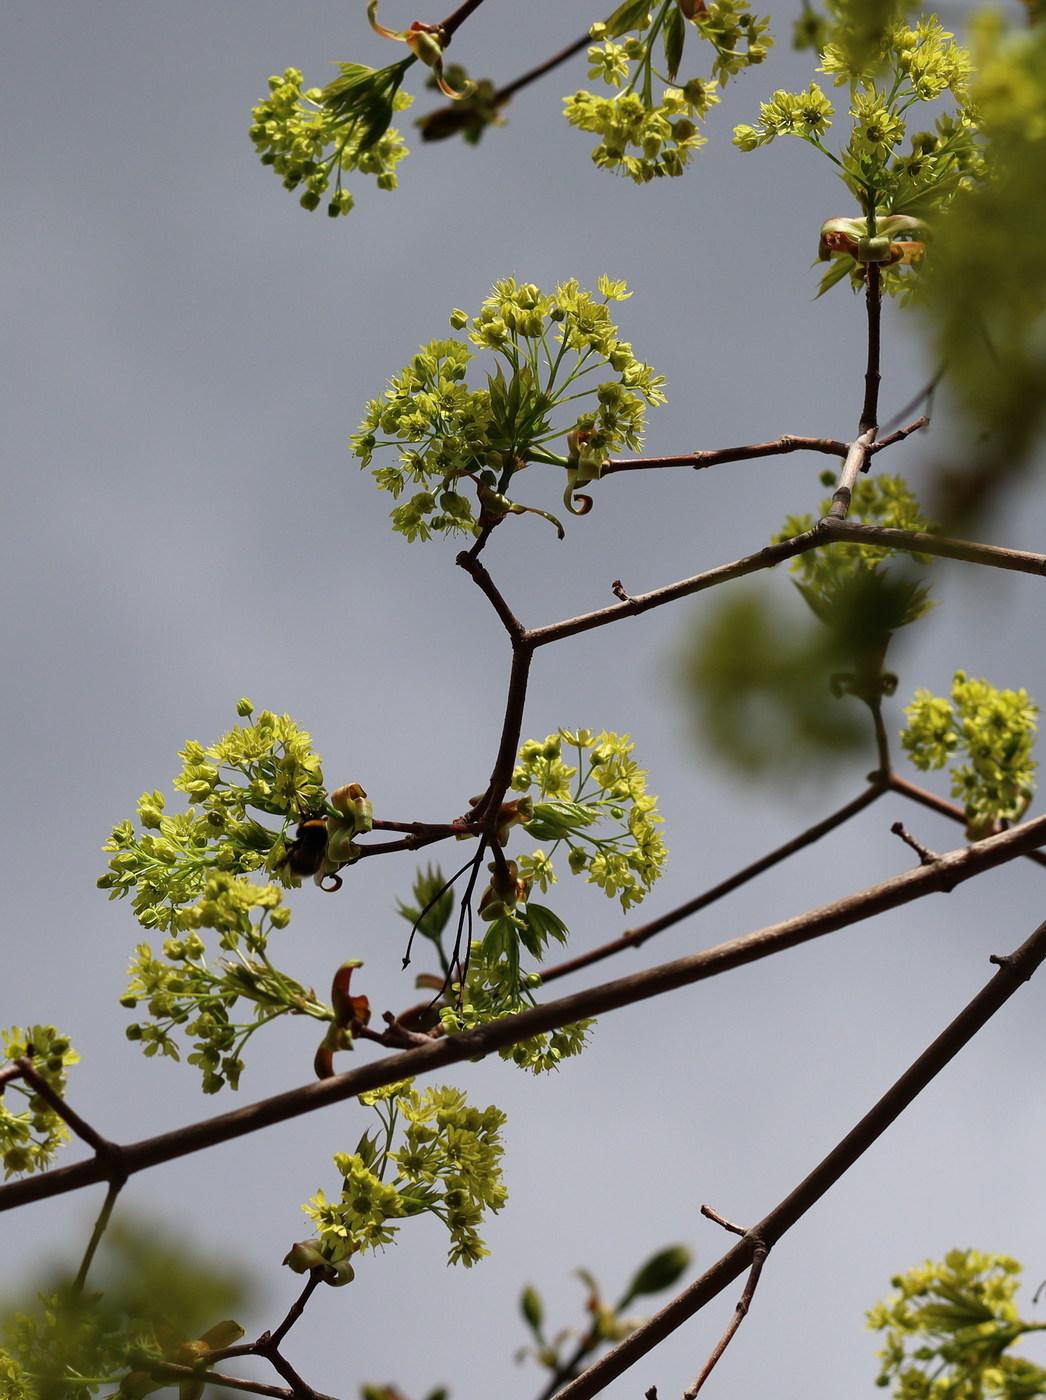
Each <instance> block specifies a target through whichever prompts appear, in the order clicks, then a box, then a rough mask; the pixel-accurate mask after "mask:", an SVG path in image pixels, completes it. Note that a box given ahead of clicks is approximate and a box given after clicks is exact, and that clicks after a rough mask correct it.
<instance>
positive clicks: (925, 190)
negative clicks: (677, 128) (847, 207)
mask: <svg viewBox="0 0 1046 1400" xmlns="http://www.w3.org/2000/svg"><path fill="white" fill-rule="evenodd" d="M893 8H896V7H891V6H887V7H886V9H885V11H884V14H885V15H886V16H887V20H886V22H884V23H883V24H882V25H881V26H879V27H876V26H875V25H871V27H869V25H870V20H869V15H868V13H866V12H865V10H863V9H861V8H860V7H857V6H855V5H854V4H853V3H852V0H833V2H832V3H831V4H830V5H829V11H830V18H829V19H824V18H822V17H820V16H818V15H816V14H815V12H814V11H813V10H811V9H809V7H807V10H806V11H805V12H804V20H803V22H802V25H803V46H806V43H807V36H809V38H810V39H811V40H812V39H814V38H816V40H817V41H818V43H819V45H820V46H821V68H820V71H821V72H822V73H826V74H828V75H829V77H831V78H832V79H833V80H834V82H835V85H836V86H837V87H838V86H842V85H846V84H849V86H850V105H849V116H850V119H851V129H850V135H849V138H848V140H847V143H846V145H845V146H844V147H843V148H842V149H841V150H840V151H839V153H838V155H836V154H835V153H833V152H832V151H830V150H829V149H828V148H827V146H826V145H825V144H824V141H823V138H824V136H825V134H826V132H827V130H828V128H829V126H830V124H831V118H832V116H833V115H834V111H833V108H832V105H831V103H830V101H829V99H828V97H827V96H826V95H825V93H824V92H823V91H822V90H821V88H820V87H819V86H818V85H817V83H811V84H810V86H809V88H808V89H807V90H806V91H805V92H799V93H789V92H784V91H778V92H776V93H774V95H773V98H772V99H771V100H770V101H769V102H767V103H763V104H762V105H761V107H760V115H759V121H758V123H757V124H756V125H755V126H748V125H742V126H738V127H736V128H735V131H734V144H735V145H737V146H738V147H740V149H741V150H743V151H751V150H754V149H755V148H756V147H758V146H765V145H768V144H769V143H770V142H771V141H774V140H776V138H777V137H778V136H782V135H790V136H798V137H800V138H801V139H802V140H805V141H807V142H808V143H809V144H810V145H812V146H815V147H816V148H817V149H818V150H819V151H821V153H822V154H823V155H824V156H826V157H827V158H828V159H829V160H831V161H832V162H833V164H834V165H835V166H836V168H837V170H838V173H839V175H840V177H841V178H842V180H843V181H844V183H845V184H846V185H847V187H848V188H849V190H850V192H851V193H852V194H853V196H854V197H855V198H856V200H857V202H858V204H859V205H860V212H861V215H862V217H863V218H864V219H865V221H866V227H867V234H868V237H869V239H870V240H871V242H870V243H869V246H872V244H873V243H874V240H875V236H876V234H877V227H876V225H877V223H878V222H879V221H881V220H889V219H890V218H895V219H896V216H905V217H906V218H909V219H918V220H920V221H923V220H926V219H927V218H932V217H933V216H935V215H937V214H938V213H939V212H940V211H941V210H942V209H944V208H945V207H946V206H947V205H948V204H949V203H950V201H951V200H952V199H953V198H954V196H955V194H956V193H957V192H958V191H959V190H960V189H961V188H963V187H965V186H968V185H969V184H971V183H972V182H973V181H974V180H976V179H978V178H979V177H980V175H981V173H982V169H983V160H982V157H981V155H980V152H979V150H978V145H977V125H976V119H975V116H974V114H973V111H972V108H971V105H970V96H969V80H970V74H971V71H972V65H971V62H970V58H969V55H968V53H967V52H966V50H965V49H962V48H960V47H959V46H958V45H957V44H956V43H955V42H954V40H953V36H952V35H951V34H950V33H948V32H947V31H946V30H945V29H943V28H942V27H941V25H940V24H939V23H938V22H937V20H936V18H935V17H932V16H931V17H929V18H923V19H920V20H919V21H918V23H916V24H914V25H910V24H908V23H906V22H904V21H902V20H899V19H896V18H889V15H890V13H891V9H893ZM946 94H950V96H951V98H952V100H953V101H954V104H955V106H954V109H953V110H951V111H947V112H945V113H943V114H941V113H938V114H936V120H935V129H934V131H932V132H931V131H925V130H924V131H916V132H914V133H913V134H912V135H911V137H910V141H909V147H908V150H907V151H902V150H901V146H902V144H903V142H904V140H905V137H906V136H907V135H908V133H909V124H910V112H911V109H912V108H913V107H914V106H915V105H916V104H917V103H920V102H935V101H937V100H938V99H940V98H942V97H944V96H945V95H946ZM920 237H922V234H920ZM923 254H924V245H923V243H922V242H921V241H920V242H912V241H911V240H910V236H908V235H906V236H905V237H904V241H902V242H900V243H899V244H898V245H897V248H896V251H895V255H894V256H893V257H891V258H888V259H886V260H884V259H883V258H882V257H880V256H878V255H877V256H876V257H875V258H874V259H873V258H871V257H867V258H866V257H863V256H862V255H861V253H860V252H859V251H858V250H857V249H856V248H855V247H854V246H851V244H850V243H848V242H846V241H845V240H842V241H839V242H836V243H833V244H832V245H830V253H829V252H828V251H825V250H822V256H829V255H830V256H831V259H832V265H831V267H830V268H829V270H828V272H827V273H826V274H825V277H824V279H823V281H822V283H821V291H822V292H824V291H826V290H827V289H828V287H830V286H832V285H834V283H836V282H838V281H840V280H842V279H843V278H844V277H847V276H849V278H850V281H851V283H852V285H853V286H854V287H855V288H856V287H857V286H860V285H862V284H863V283H864V282H865V280H866V278H867V263H868V262H869V261H873V260H874V261H876V262H877V263H878V264H879V275H880V284H881V286H882V288H883V290H885V291H888V292H890V293H902V294H903V295H905V296H906V297H908V296H911V295H912V292H913V288H914V285H915V283H914V279H913V278H912V276H911V269H912V268H917V267H918V266H919V265H920V264H921V262H922V258H923Z"/></svg>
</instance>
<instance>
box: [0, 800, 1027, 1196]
mask: <svg viewBox="0 0 1046 1400" xmlns="http://www.w3.org/2000/svg"><path fill="white" fill-rule="evenodd" d="M1043 844H1046V816H1044V817H1036V818H1035V820H1034V821H1030V822H1024V823H1022V824H1021V825H1020V826H1016V827H1014V828H1012V830H1010V831H1004V832H1002V833H1000V834H999V835H998V836H990V837H988V838H987V839H986V840H984V841H977V842H975V843H973V844H972V845H969V846H964V847H962V848H960V849H958V850H954V851H949V852H947V853H946V854H945V855H942V856H941V858H940V860H939V861H937V862H936V863H935V864H934V865H933V866H920V867H918V868H916V869H914V870H907V871H905V872H904V873H903V874H900V875H894V876H893V877H892V878H890V879H888V880H883V881H881V882H880V883H879V884H877V885H871V886H869V888H868V889H865V890H861V891H859V892H858V893H856V894H851V895H847V896H846V897H845V898H843V899H840V900H836V901H834V902H833V903H831V904H826V905H822V906H821V907H820V908H818V909H814V910H811V911H809V912H808V913H805V914H800V915H798V916H796V917H794V918H791V919H785V920H783V921H782V922H780V923H777V924H772V925H769V926H768V927H766V928H762V929H757V930H755V932H753V933H749V934H745V935H743V936H741V937H739V938H734V939H730V940H729V941H728V942H726V943H720V944H718V945H717V946H716V947H714V948H709V949H706V950H705V951H703V952H699V953H692V954H690V955H689V956H688V957H684V958H677V959H676V960H675V961H673V962H667V963H662V964H660V965H659V966H656V967H652V968H648V969H646V970H644V971H642V972H635V973H632V974H631V975H630V976H628V977H622V978H619V979H618V980H616V981H613V982H605V983H603V984H602V985H600V986H596V987H589V988H586V989H584V990H583V991H580V992H574V993H573V994H571V995H570V996H566V997H561V998H559V1000H557V1001H551V1002H547V1003H546V1004H545V1005H543V1006H535V1007H532V1008H530V1009H529V1010H527V1011H521V1012H518V1013H516V1014H515V1015H512V1016H506V1017H503V1018H502V1019H501V1020H498V1021H491V1022H487V1023H486V1024H484V1025H482V1026H476V1027H473V1028H472V1029H471V1030H467V1031H461V1032H459V1033H458V1034H457V1035H451V1036H446V1037H445V1038H442V1039H439V1040H431V1041H430V1042H429V1043H428V1044H427V1045H422V1046H419V1047H417V1048H416V1049H414V1050H405V1051H403V1052H402V1053H401V1054H399V1055H391V1056H388V1057H386V1058H385V1059H382V1060H377V1061H375V1062H373V1063H372V1064H368V1065H361V1066H360V1067H359V1068H357V1069H352V1070H346V1071H345V1072H344V1073H342V1074H338V1075H334V1076H332V1077H331V1078H330V1079H323V1080H317V1081H316V1082H314V1083H310V1084H305V1085H302V1086H301V1087H300V1088H298V1089H291V1090H288V1091H287V1092H285V1093H282V1094H276V1095H274V1096H273V1097H272V1098H268V1099H262V1100H260V1101H259V1102H257V1103H254V1104H247V1105H245V1106H244V1107H242V1108H237V1109H233V1110H232V1112H230V1113H224V1114H220V1115H218V1116H217V1117H215V1118H209V1119H205V1120H203V1121H202V1122H198V1123H192V1124H189V1125H188V1126H187V1127H183V1128H176V1129H174V1130H173V1131H172V1132H167V1133H161V1134H160V1135H159V1136H157V1137H153V1138H146V1139H144V1140H143V1141H142V1142H137V1143H131V1144H129V1145H127V1146H125V1147H122V1148H121V1149H120V1151H121V1155H122V1160H123V1163H124V1166H125V1168H126V1171H127V1174H128V1176H131V1175H133V1174H134V1173H136V1172H140V1171H145V1170H147V1169H148V1168H150V1167H154V1166H157V1165H158V1164H159V1163H161V1162H170V1161H174V1160H175V1159H176V1158H178V1157H185V1156H188V1155H190V1154H191V1153H194V1152H201V1151H204V1150H205V1149H206V1148H209V1147H213V1146H215V1144H217V1143H219V1142H231V1141H232V1140H233V1139H234V1138H238V1137H244V1136H246V1135H247V1134H249V1133H255V1132H258V1131H259V1130H260V1129H262V1128H269V1127H272V1126H273V1125H274V1124H276V1123H284V1122H287V1121H289V1120H290V1119H292V1118H299V1117H301V1116H302V1115H303V1114H305V1113H312V1112H315V1111H316V1110H317V1109H320V1108H325V1107H327V1106H329V1105H330V1104H335V1103H342V1102H344V1100H346V1099H351V1098H355V1097H356V1096H357V1095H358V1094H360V1093H361V1092H363V1091H364V1090H367V1089H379V1088H383V1087H384V1086H385V1085H388V1084H394V1083H396V1081H397V1080H400V1079H405V1078H407V1077H408V1076H409V1075H420V1074H431V1073H433V1072H434V1071H436V1070H441V1069H444V1068H446V1067H447V1066H448V1065H452V1064H460V1063H461V1062H462V1061H464V1060H471V1059H476V1058H482V1057H483V1056H485V1055H489V1054H492V1053H493V1052H495V1051H498V1050H502V1049H507V1048H508V1047H509V1046H512V1045H517V1044H519V1042H520V1041H523V1040H527V1039H529V1038H530V1037H531V1036H533V1035H540V1034H543V1033H545V1032H547V1031H553V1030H558V1029H559V1028H560V1027H562V1026H565V1025H569V1024H571V1023H572V1022H574V1021H580V1020H583V1019H585V1018H586V1017H589V1016H598V1015H601V1014H602V1013H604V1012H607V1011H615V1010H618V1009H619V1008H620V1007H623V1006H632V1005H635V1004H636V1003H637V1002H640V1001H646V1000H648V999H649V998H651V997H657V996H661V995H663V994H664V993H665V992H670V991H675V990H677V989H678V988H681V987H688V986H691V985H693V984H694V983H696V982H701V981H704V980H706V979H707V978H710V977H715V976H718V975H719V974H720V973H723V972H728V971H730V970H731V969H732V968H735V967H743V966H745V965H746V964H747V963H751V962H757V961H759V960H760V959H762V958H766V957H770V956H772V955H773V954H774V953H778V952H780V951H782V950H783V949H785V948H795V947H798V946H799V945H800V944H802V943H807V942H809V941H811V940H812V939H814V938H820V937H822V936H823V935H824V934H827V933H834V932H835V931H836V930H838V929H841V928H846V927H848V926H849V925H851V924H855V923H858V922H860V921H861V920H863V919H868V918H871V917H873V916H874V915H876V914H881V913H883V912H885V911H886V910H888V909H897V908H899V907H900V906H901V905H904V904H909V903H911V902H912V901H913V900H916V899H920V898H922V897H923V896H925V895H927V894H931V893H933V892H935V891H945V892H947V891H951V890H952V889H954V888H955V887H956V886H957V885H960V884H962V883H963V882H964V881H966V880H969V879H972V878H973V877H974V876H976V875H979V874H981V873H982V872H983V871H985V870H992V869H994V868H995V867H996V866H999V865H1004V864H1005V863H1006V862H1007V861H1010V860H1013V859H1014V858H1015V857H1017V856H1019V855H1023V854H1024V853H1025V851H1029V850H1033V849H1035V847H1037V846H1040V845H1043ZM105 1174H106V1173H105V1169H104V1167H103V1166H102V1164H101V1162H100V1161H99V1160H98V1159H97V1158H96V1159H94V1160H92V1161H90V1162H78V1163H76V1164H74V1165H73V1166H68V1167H56V1168H54V1169H53V1170H51V1171H48V1172H44V1173H42V1174H41V1175H39V1176H36V1177H31V1178H27V1179H25V1180H23V1181H12V1182H8V1183H7V1184H5V1185H3V1186H0V1211H4V1210H12V1209H14V1208H15V1207H16V1206H21V1205H25V1204H27V1203H28V1202H30V1201H39V1200H46V1199H48V1198H49V1197H52V1196H58V1195H61V1194H63V1193H65V1192H67V1191H76V1190H79V1189H80V1188H81V1187H84V1186H87V1185H90V1184H92V1183H93V1182H96V1181H100V1180H103V1179H104V1177H105Z"/></svg>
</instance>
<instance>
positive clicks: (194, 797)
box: [98, 701, 326, 933]
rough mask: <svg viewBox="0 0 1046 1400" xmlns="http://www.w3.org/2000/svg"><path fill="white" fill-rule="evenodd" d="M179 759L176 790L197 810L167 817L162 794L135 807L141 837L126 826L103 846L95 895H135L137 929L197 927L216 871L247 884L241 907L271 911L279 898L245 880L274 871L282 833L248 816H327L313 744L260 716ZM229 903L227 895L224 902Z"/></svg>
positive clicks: (281, 722)
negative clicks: (102, 870) (200, 904)
mask: <svg viewBox="0 0 1046 1400" xmlns="http://www.w3.org/2000/svg"><path fill="white" fill-rule="evenodd" d="M239 713H240V715H241V718H246V717H247V716H249V715H250V714H251V705H250V702H249V701H242V702H241V703H240V706H239ZM179 756H180V758H181V760H182V769H181V772H180V773H179V775H178V776H177V777H176V778H175V779H174V783H173V786H174V788H175V789H176V790H177V791H179V792H181V793H183V794H184V795H185V796H186V797H187V798H188V799H189V801H190V802H191V803H192V804H193V805H192V806H190V807H189V808H188V809H187V810H186V811H184V812H180V813H176V814H172V815H168V814H167V813H166V811H165V807H166V799H165V798H164V795H163V793H162V792H159V791H155V792H146V793H144V794H143V795H142V797H141V799H140V800H139V803H138V821H139V824H140V826H141V828H142V829H141V831H138V830H136V828H135V824H134V823H133V822H131V821H129V820H128V821H124V822H121V823H120V824H119V825H118V826H116V827H115V828H114V829H113V833H112V835H111V836H110V838H109V840H108V841H107V842H106V843H105V846H104V847H103V849H104V850H105V851H107V852H110V853H111V855H110V860H109V870H108V873H107V874H105V875H103V876H102V877H101V878H100V879H99V881H98V885H99V887H100V888H101V889H106V890H108V891H109V898H110V899H122V898H124V897H125V896H127V895H128V894H131V893H132V891H133V894H134V898H133V903H134V910H135V914H136V916H137V918H138V921H139V923H141V924H142V925H143V926H144V927H145V928H151V929H159V930H162V931H164V932H170V933H178V932H184V931H187V930H191V929H194V928H198V927H200V926H201V921H202V920H201V914H200V910H199V909H198V908H195V907H193V906H196V904H197V901H199V900H200V898H201V896H202V894H203V891H204V888H205V886H206V885H207V882H208V880H209V879H210V877H211V875H212V874H213V873H214V872H215V871H221V872H223V873H225V874H227V875H230V876H232V877H234V879H235V880H236V881H240V883H242V885H243V886H244V888H243V889H242V891H241V894H242V899H243V902H244V907H245V908H246V906H248V905H251V904H256V903H258V902H259V900H261V901H262V902H264V903H265V904H266V907H268V908H270V909H272V910H274V911H275V909H276V906H277V905H278V904H279V890H278V889H272V890H271V892H263V893H262V894H259V893H258V887H257V886H255V885H253V884H252V883H251V882H250V881H247V880H241V877H244V876H247V875H250V874H251V873H253V872H255V871H258V870H263V869H270V870H271V869H272V868H273V865H274V858H275V857H276V856H278V855H279V853H280V852H281V851H282V850H283V848H284V847H283V841H282V839H281V838H282V833H281V832H274V831H271V830H269V829H268V828H267V827H265V826H263V825H262V824H261V823H259V822H258V821H256V820H254V819H253V818H252V817H250V816H248V808H253V809H255V810H258V811H262V812H266V813H271V814H272V815H274V816H278V817H282V818H283V820H284V824H286V823H287V821H289V820H291V819H294V818H296V817H299V816H300V815H301V814H302V813H305V812H314V811H319V810H323V808H324V806H325V804H326V793H325V791H324V788H323V774H322V771H321V767H320V760H319V758H318V757H317V755H316V753H315V752H314V751H313V748H312V742H311V740H310V737H309V735H308V734H307V733H306V732H305V731H304V730H303V729H301V728H299V726H298V725H297V724H295V722H294V721H293V720H292V719H291V718H290V716H289V715H276V714H273V713H272V712H271V711H269V710H264V711H262V713H261V714H259V715H258V716H257V717H256V718H255V719H254V720H253V721H252V722H251V723H250V724H246V725H235V726H234V727H233V728H232V729H230V730H229V731H228V733H226V734H225V735H223V736H222V738H221V739H219V741H218V742H217V743H216V744H213V745H211V746H210V747H209V748H205V747H204V746H203V745H202V744H198V743H196V742H195V741H190V742H189V743H187V744H186V746H185V748H184V749H183V750H182V752H181V754H180V755H179ZM283 882H284V883H290V880H289V878H284V880H283ZM234 887H235V888H238V887H239V886H238V885H236V886H230V887H229V889H230V890H231V889H232V888H234ZM230 897H231V896H230V894H229V892H228V891H226V894H225V898H226V901H228V899H229V898H230ZM240 923H241V925H242V920H241V921H240ZM211 926H212V927H217V926H218V925H216V924H215V925H211Z"/></svg>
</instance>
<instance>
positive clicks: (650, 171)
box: [564, 0, 773, 184]
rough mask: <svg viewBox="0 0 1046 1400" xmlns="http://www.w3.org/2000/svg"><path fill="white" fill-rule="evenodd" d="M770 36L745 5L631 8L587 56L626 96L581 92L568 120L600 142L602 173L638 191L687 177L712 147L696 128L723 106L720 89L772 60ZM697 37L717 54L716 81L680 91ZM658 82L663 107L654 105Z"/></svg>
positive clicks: (642, 2) (699, 81) (604, 26)
mask: <svg viewBox="0 0 1046 1400" xmlns="http://www.w3.org/2000/svg"><path fill="white" fill-rule="evenodd" d="M767 28H768V26H767V21H765V20H761V19H757V18H756V17H755V16H754V15H752V14H750V13H749V12H748V7H747V4H746V0H712V3H711V4H707V5H706V4H705V3H704V0H661V3H660V4H658V5H656V6H655V7H651V6H650V5H649V3H648V0H625V3H624V4H622V5H620V6H619V7H618V8H617V9H616V10H615V11H614V13H613V14H612V15H611V16H610V18H609V19H608V20H606V21H605V22H603V23H600V24H595V25H593V26H592V30H591V35H592V38H593V39H594V40H596V41H597V42H596V43H595V45H594V46H593V47H592V48H590V49H589V51H588V58H589V70H588V76H589V77H590V78H594V79H599V80H600V81H602V82H603V83H605V84H606V85H607V86H608V87H611V88H616V89H621V90H620V91H619V92H616V93H615V94H614V96H612V97H601V96H596V95H594V94H593V93H590V92H586V91H579V92H576V93H574V94H573V96H571V97H569V98H567V100H566V107H565V109H564V115H565V116H566V118H567V120H568V121H569V122H570V124H571V126H576V127H578V128H579V129H580V130H581V131H591V132H594V133H595V134H596V135H598V136H599V137H601V140H600V143H599V145H598V146H597V147H596V149H595V150H594V151H593V152H592V159H593V160H594V161H595V163H596V164H597V165H598V166H600V167H601V168H602V169H607V170H614V171H617V172H618V173H620V174H622V175H627V176H628V177H629V178H630V179H632V180H634V181H635V182H636V183H637V184H646V183H647V182H648V181H650V180H653V179H655V178H659V177H661V176H666V175H667V176H678V175H681V174H682V173H683V171H684V169H685V168H686V166H687V164H688V163H689V161H690V159H691V157H692V156H693V154H694V152H695V151H696V150H698V148H699V147H701V146H703V145H704V144H705V138H704V136H702V135H701V133H700V132H699V130H698V127H697V123H698V122H699V121H702V120H703V119H704V118H705V116H707V114H708V110H709V108H710V107H711V106H712V104H713V103H715V102H718V101H719V97H718V94H717V93H716V88H717V87H718V86H719V85H721V84H725V83H726V82H728V81H729V79H730V78H731V77H733V76H735V75H736V74H738V73H739V72H741V71H742V69H744V68H747V67H750V66H751V65H753V64H756V63H761V62H762V60H763V59H764V58H765V57H766V53H767V49H768V48H769V46H770V45H771V44H772V43H773V40H772V39H771V38H770V36H769V34H768V33H767ZM692 29H693V30H696V31H697V33H698V34H699V35H700V37H701V38H702V39H704V40H705V41H706V42H707V43H708V44H710V45H711V47H712V50H713V55H714V56H713V59H712V65H711V73H710V74H709V76H708V77H707V78H701V77H694V78H691V79H690V80H689V81H687V82H684V83H679V84H677V76H678V73H679V68H680V64H681V63H682V58H683V49H684V46H685V43H686V38H687V34H688V33H689V32H690V31H691V30H692ZM632 31H635V35H634V36H632ZM625 35H629V36H630V37H627V38H624V37H623V36H625ZM619 39H621V40H622V42H620V43H618V42H616V41H617V40H619ZM659 40H660V43H658V41H659ZM656 50H660V52H661V54H662V55H663V58H662V59H660V60H658V61H663V64H664V71H663V72H662V71H660V70H659V69H658V68H657V67H656V66H655V51H656ZM655 79H656V80H657V87H659V88H660V91H661V96H660V100H655V97H654V91H655ZM666 85H667V86H666Z"/></svg>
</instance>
